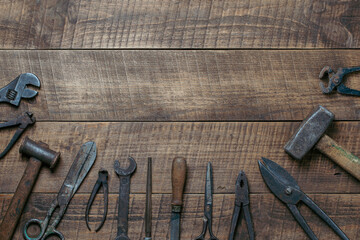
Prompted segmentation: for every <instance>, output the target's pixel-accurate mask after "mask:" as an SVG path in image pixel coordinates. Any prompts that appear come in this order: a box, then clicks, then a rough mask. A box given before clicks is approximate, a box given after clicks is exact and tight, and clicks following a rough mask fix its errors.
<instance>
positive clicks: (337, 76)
mask: <svg viewBox="0 0 360 240" xmlns="http://www.w3.org/2000/svg"><path fill="white" fill-rule="evenodd" d="M357 71H360V67H352V68H339V69H338V70H337V72H336V73H334V72H333V70H332V69H331V68H330V67H329V66H325V67H323V69H322V70H321V72H320V75H319V78H320V79H322V78H323V77H325V76H328V78H329V84H328V86H327V87H325V86H324V83H322V82H320V87H321V90H322V92H323V93H324V94H330V93H331V92H332V91H333V90H334V89H335V88H336V90H337V92H338V93H340V94H346V95H352V96H360V91H358V90H354V89H350V88H348V87H346V86H345V85H344V83H343V80H344V77H345V75H346V74H349V73H352V72H357Z"/></svg>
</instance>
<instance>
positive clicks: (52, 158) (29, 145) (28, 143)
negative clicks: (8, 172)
mask: <svg viewBox="0 0 360 240" xmlns="http://www.w3.org/2000/svg"><path fill="white" fill-rule="evenodd" d="M19 151H20V153H22V154H25V155H27V156H28V157H30V159H29V162H28V164H27V166H26V169H25V172H24V174H23V176H22V178H21V180H20V182H19V184H18V186H17V188H16V191H15V194H14V196H13V198H12V199H11V202H10V206H9V207H8V209H7V211H6V214H5V217H4V218H3V221H2V223H1V224H0V239H1V240H10V239H11V237H12V235H13V234H14V231H15V229H16V225H17V223H18V221H19V219H20V216H21V213H22V211H23V209H24V206H25V204H26V201H27V199H28V197H29V195H30V193H31V190H32V188H33V186H34V184H35V182H36V179H37V177H38V175H39V172H40V169H41V166H42V164H43V163H44V164H45V165H47V166H48V167H49V168H50V169H52V168H53V167H54V166H55V165H56V163H57V161H58V159H59V157H60V153H58V152H55V151H53V150H51V149H49V148H48V145H47V144H45V143H43V142H34V141H32V140H31V139H29V138H28V137H26V138H25V140H24V141H23V143H22V144H21V146H20V150H19Z"/></svg>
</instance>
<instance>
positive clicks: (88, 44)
mask: <svg viewBox="0 0 360 240" xmlns="http://www.w3.org/2000/svg"><path fill="white" fill-rule="evenodd" d="M359 8H360V6H359V1H358V0H343V1H336V0H327V1H322V0H303V1H298V0H243V1H238V0H225V1H222V0H204V1H200V0H184V1H176V0H142V1H136V0H127V1H111V0H110V1H105V0H96V1H80V0H66V1H25V0H15V1H12V0H1V1H0V9H1V11H2V13H3V14H1V15H0V46H1V47H2V48H6V49H13V48H15V49H49V48H52V49H58V48H62V49H63V48H88V49H93V48H359V46H360V33H359V30H360V27H359V24H358V22H359V18H360V10H359Z"/></svg>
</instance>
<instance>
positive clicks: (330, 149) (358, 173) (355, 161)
mask: <svg viewBox="0 0 360 240" xmlns="http://www.w3.org/2000/svg"><path fill="white" fill-rule="evenodd" d="M315 148H316V149H318V150H319V151H320V152H322V153H323V154H325V155H326V156H328V157H329V158H331V159H332V160H333V161H334V162H336V163H337V164H338V165H339V166H341V167H342V168H343V169H345V170H346V171H347V172H348V173H350V174H351V175H352V176H354V177H355V178H356V179H357V180H359V181H360V158H358V157H357V156H355V155H354V154H352V153H351V152H349V151H348V150H346V149H345V148H343V147H341V146H340V145H339V144H338V143H337V142H335V141H334V140H333V139H332V138H330V137H329V136H328V135H324V136H323V137H322V138H320V140H319V142H318V143H317V144H316V146H315Z"/></svg>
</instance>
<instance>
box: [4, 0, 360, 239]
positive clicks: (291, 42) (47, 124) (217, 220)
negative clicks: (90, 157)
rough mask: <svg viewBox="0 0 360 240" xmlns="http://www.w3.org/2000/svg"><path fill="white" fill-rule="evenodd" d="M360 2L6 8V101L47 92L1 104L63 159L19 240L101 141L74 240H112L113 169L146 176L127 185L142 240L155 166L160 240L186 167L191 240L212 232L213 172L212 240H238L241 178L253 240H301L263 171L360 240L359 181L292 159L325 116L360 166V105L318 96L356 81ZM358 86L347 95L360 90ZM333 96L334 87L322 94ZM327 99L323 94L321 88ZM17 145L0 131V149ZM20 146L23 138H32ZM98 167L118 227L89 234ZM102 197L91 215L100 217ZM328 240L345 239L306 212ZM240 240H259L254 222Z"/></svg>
mask: <svg viewBox="0 0 360 240" xmlns="http://www.w3.org/2000/svg"><path fill="white" fill-rule="evenodd" d="M359 19H360V2H359V0H344V1H335V0H325V1H320V0H305V1H300V0H253V1H250V0H225V1H220V0H212V1H210V0H203V1H199V0H184V1H176V0H162V1H160V0H138V1H134V0H127V1H120V0H116V1H115V0H107V1H104V0H102V1H101V0H86V1H84V0H83V1H80V0H67V1H24V0H15V1H11V0H0V87H1V86H5V85H6V84H7V83H9V82H10V81H11V80H13V79H14V78H15V77H16V76H18V75H19V74H20V73H23V72H32V73H34V74H36V75H37V76H38V77H39V78H40V80H41V84H42V85H41V89H40V90H39V95H38V96H37V97H36V98H34V99H31V100H22V101H21V104H20V106H19V107H18V108H15V107H12V106H10V105H7V104H0V120H1V121H6V120H8V119H11V118H13V117H16V116H17V115H18V114H20V113H22V112H24V111H32V112H33V113H34V115H35V116H36V118H37V121H38V122H37V123H36V124H35V125H34V126H33V127H32V128H30V129H29V130H27V132H26V133H25V134H24V135H27V136H29V137H30V138H32V139H34V140H37V141H44V142H46V143H48V144H49V145H50V147H51V148H52V149H53V150H56V151H60V152H61V154H62V158H61V161H60V163H59V165H58V166H57V168H56V169H55V170H54V171H53V172H51V171H50V170H49V169H46V168H43V169H42V171H41V173H40V176H39V178H38V181H37V183H36V186H35V188H34V190H33V193H32V194H31V196H30V199H29V202H28V204H27V205H26V207H25V210H24V213H23V215H22V218H21V220H20V224H19V225H18V228H17V230H16V233H15V235H14V238H13V239H23V237H22V233H21V230H22V229H21V228H22V227H23V224H24V223H25V221H27V220H28V219H30V218H34V217H35V218H43V217H44V216H45V214H46V211H47V210H48V207H49V205H50V202H51V200H52V199H53V198H54V197H55V196H56V193H57V192H58V190H59V189H60V187H61V183H62V182H63V180H64V178H65V176H66V174H67V172H68V170H69V168H70V166H71V163H72V161H73V159H74V156H75V155H76V153H77V151H78V150H79V148H80V146H81V144H82V143H84V142H86V141H95V142H96V144H97V149H98V155H97V160H96V162H95V165H94V166H93V169H92V171H91V172H90V173H89V175H88V176H87V178H86V179H85V181H84V183H83V185H82V186H81V187H80V189H79V191H78V193H77V194H76V195H75V196H74V199H73V200H72V201H71V203H70V205H69V208H68V210H67V212H66V214H65V216H64V219H63V220H62V221H61V223H60V224H59V226H58V230H60V231H61V232H62V233H64V235H65V237H66V239H71V240H72V239H74V240H76V239H114V238H115V237H116V231H117V229H116V212H117V201H118V200H117V199H118V195H117V194H118V188H119V179H118V177H117V176H116V174H115V173H114V170H113V163H114V160H115V159H118V160H120V162H121V164H122V165H123V166H125V165H126V158H127V156H129V155H131V156H133V157H134V158H135V159H136V161H137V163H138V168H137V170H136V172H135V174H134V175H133V177H132V179H131V198H130V215H129V237H130V238H131V239H142V238H143V237H144V205H145V183H146V167H147V161H146V160H147V157H149V156H151V157H153V163H154V167H153V192H154V194H153V239H161V240H162V239H169V220H170V212H171V208H170V199H171V181H170V178H171V174H170V172H171V171H170V170H171V163H172V159H173V158H174V157H175V156H183V157H185V158H187V161H188V169H187V170H188V178H187V182H186V187H185V194H184V199H185V206H184V212H183V214H182V222H181V228H182V231H181V236H182V239H193V238H195V237H196V236H197V235H198V234H199V233H200V232H201V228H202V216H203V201H204V181H205V171H206V164H207V162H208V161H211V162H212V164H213V168H214V169H213V172H214V210H213V211H214V212H213V218H214V222H213V230H214V232H215V235H216V236H217V237H218V238H219V239H221V240H222V239H227V237H228V233H229V223H230V220H231V215H232V210H233V205H234V199H235V197H234V187H235V181H236V177H237V174H238V173H239V171H240V170H244V171H245V172H246V174H247V176H248V180H249V185H250V198H251V202H250V208H251V213H252V217H253V221H254V228H255V234H256V239H276V240H278V239H279V240H280V239H284V240H285V239H286V240H288V239H296V240H300V239H306V235H305V234H304V232H303V230H302V229H301V228H300V226H299V225H298V224H297V222H296V221H295V220H294V219H293V217H292V216H291V213H290V212H289V211H288V209H287V208H286V206H285V205H283V204H282V203H281V202H280V201H279V200H278V199H276V197H275V196H274V195H272V194H271V192H270V191H269V190H268V188H267V187H266V185H265V183H264V182H263V180H262V178H261V174H260V172H259V170H258V164H257V160H258V159H260V158H261V157H262V156H264V157H268V158H270V159H272V160H274V161H276V162H277V163H279V164H280V165H281V166H283V167H284V168H285V169H287V170H288V171H289V173H290V174H291V175H292V176H294V178H295V179H296V180H297V181H298V183H299V185H300V187H301V188H302V190H303V191H304V192H305V193H307V194H309V196H310V197H311V198H312V199H313V200H314V201H315V202H316V203H317V204H318V205H319V206H320V207H321V208H322V209H323V210H324V211H325V212H326V213H327V214H328V215H329V216H330V217H331V218H333V220H334V221H335V222H336V223H337V224H338V225H339V226H340V228H341V229H342V230H343V231H344V232H345V233H346V234H347V235H348V237H349V238H350V239H360V224H359V222H360V214H359V210H360V200H359V199H360V191H359V186H360V185H359V181H357V180H356V179H355V178H353V177H352V176H350V175H349V174H348V173H346V172H345V171H344V170H342V169H341V168H340V167H339V166H337V165H336V164H334V163H332V161H331V160H330V159H328V158H327V157H325V156H322V155H321V154H320V153H319V152H318V151H312V152H311V153H310V154H309V155H308V156H307V157H306V159H304V160H303V161H295V160H293V159H292V158H290V157H289V156H288V155H287V154H286V153H285V152H284V151H283V146H284V144H285V143H286V142H287V140H288V139H289V138H290V136H291V135H292V133H293V132H294V131H295V129H296V128H297V126H298V125H299V123H300V121H301V120H302V119H304V118H305V117H306V116H307V115H308V113H309V112H310V111H311V110H312V109H313V108H314V107H316V106H317V105H319V104H321V105H323V106H325V107H327V108H328V109H330V110H331V111H332V112H334V113H335V118H336V121H335V122H334V123H333V124H332V126H331V127H330V129H329V130H328V132H327V133H328V134H329V135H330V136H331V137H332V138H334V139H335V140H336V141H338V142H339V143H341V144H342V145H343V146H344V147H346V148H347V149H349V150H350V151H352V152H353V153H354V154H356V155H358V156H360V134H359V133H360V98H356V97H349V96H343V95H340V94H337V93H335V94H331V95H322V94H321V92H320V87H319V83H320V82H321V81H320V80H319V79H318V75H319V72H320V71H321V69H322V67H324V66H326V65H328V66H331V67H332V68H333V69H334V70H336V69H337V68H338V67H350V66H359V65H360V50H359V47H360V25H359ZM359 79H360V76H359V74H352V75H350V76H348V77H347V78H346V85H347V86H349V87H352V88H355V89H360V84H359V83H360V82H359ZM323 82H324V83H326V81H323ZM326 84H327V83H326ZM13 133H14V129H4V130H1V138H0V149H3V148H4V147H5V146H6V144H7V143H8V142H9V140H10V138H11V136H12V134H13ZM22 138H23V137H22ZM19 146H20V141H19V142H18V143H17V144H16V145H15V146H14V148H13V149H12V150H11V151H10V152H9V154H8V155H7V156H6V157H5V158H3V159H1V160H0V221H1V219H2V218H3V216H4V214H5V212H6V209H7V207H8V205H9V203H10V200H11V197H12V195H13V193H14V191H15V189H16V186H17V184H18V182H19V180H20V178H21V176H22V174H23V169H24V168H25V167H26V164H27V159H26V158H24V157H22V156H21V155H20V154H19V153H18V148H19ZM100 167H104V168H106V169H107V170H108V171H109V173H110V180H109V187H110V195H109V213H108V217H107V221H106V222H105V225H104V227H103V229H102V230H101V231H100V232H98V233H95V232H89V231H88V230H87V228H86V225H85V219H84V209H85V206H86V203H87V200H88V198H89V195H90V192H91V190H92V187H93V185H94V183H95V181H96V179H97V172H98V170H99V169H100ZM101 198H102V195H101V192H100V194H99V195H98V196H97V198H96V200H95V203H94V206H93V208H92V210H91V216H90V219H91V223H92V226H95V224H97V223H99V221H100V219H101V214H102V211H103V209H102V206H103V205H102V204H103V201H102V199H101ZM300 210H301V213H302V214H303V215H304V217H305V219H306V220H307V221H308V222H309V225H310V226H311V228H312V229H313V230H314V232H315V233H316V235H317V236H318V238H319V239H337V236H336V235H335V234H334V233H333V232H332V231H331V229H329V227H328V226H327V225H326V224H325V223H323V222H322V221H321V220H320V219H319V218H318V217H317V216H316V215H315V214H314V213H312V212H311V210H309V209H308V208H306V207H304V206H302V205H300ZM236 237H237V239H248V234H247V230H246V227H245V223H244V221H242V224H241V226H240V227H239V228H238V233H237V236H236Z"/></svg>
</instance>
